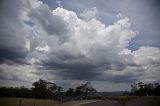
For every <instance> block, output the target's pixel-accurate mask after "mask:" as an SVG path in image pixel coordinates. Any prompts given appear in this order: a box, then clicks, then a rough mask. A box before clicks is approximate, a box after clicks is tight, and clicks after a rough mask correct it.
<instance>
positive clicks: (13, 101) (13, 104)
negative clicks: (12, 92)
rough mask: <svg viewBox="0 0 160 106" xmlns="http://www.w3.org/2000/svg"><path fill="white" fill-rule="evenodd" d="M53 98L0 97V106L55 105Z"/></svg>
mask: <svg viewBox="0 0 160 106" xmlns="http://www.w3.org/2000/svg"><path fill="white" fill-rule="evenodd" d="M57 104H59V103H58V102H55V101H53V100H45V99H31V98H6V97H5V98H4V97H3V98H0V106H56V105H57Z"/></svg>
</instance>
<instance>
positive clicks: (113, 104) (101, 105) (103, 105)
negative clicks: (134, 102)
mask: <svg viewBox="0 0 160 106" xmlns="http://www.w3.org/2000/svg"><path fill="white" fill-rule="evenodd" d="M79 106H124V105H123V104H121V103H119V102H117V101H111V100H105V101H97V102H94V103H87V104H83V105H79Z"/></svg>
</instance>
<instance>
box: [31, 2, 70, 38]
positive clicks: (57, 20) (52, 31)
mask: <svg viewBox="0 0 160 106" xmlns="http://www.w3.org/2000/svg"><path fill="white" fill-rule="evenodd" d="M29 16H30V17H31V18H33V19H35V20H36V21H38V23H39V24H40V25H41V26H42V27H43V29H44V30H45V31H46V32H47V33H48V34H49V35H57V36H61V35H64V34H67V32H68V29H67V24H66V23H65V22H64V21H63V19H62V18H61V17H59V16H57V15H53V14H52V11H51V10H50V9H49V7H48V6H47V5H46V4H42V5H41V6H39V7H37V8H35V9H32V10H31V12H30V13H29Z"/></svg>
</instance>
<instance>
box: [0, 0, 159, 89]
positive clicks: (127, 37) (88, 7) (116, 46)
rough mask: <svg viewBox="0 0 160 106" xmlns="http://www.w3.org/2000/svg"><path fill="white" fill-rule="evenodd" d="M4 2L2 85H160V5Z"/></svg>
mask: <svg viewBox="0 0 160 106" xmlns="http://www.w3.org/2000/svg"><path fill="white" fill-rule="evenodd" d="M0 2H1V3H0V23H1V24H0V86H22V85H24V86H26V87H32V83H33V82H34V81H37V80H38V79H44V80H47V81H52V82H55V83H56V84H57V85H60V86H62V87H64V89H67V88H69V87H76V86H78V85H80V84H82V83H84V82H86V81H89V82H91V84H92V85H93V87H95V88H96V89H97V90H98V91H107V92H109V91H125V90H130V89H131V87H130V84H131V83H134V82H140V81H143V82H147V83H149V82H160V77H159V76H160V24H159V19H160V13H159V10H160V1H159V0H61V1H60V0H1V1H0Z"/></svg>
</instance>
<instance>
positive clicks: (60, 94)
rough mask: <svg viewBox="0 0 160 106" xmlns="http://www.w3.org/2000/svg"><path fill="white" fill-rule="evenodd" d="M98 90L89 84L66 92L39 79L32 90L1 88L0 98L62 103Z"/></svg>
mask: <svg viewBox="0 0 160 106" xmlns="http://www.w3.org/2000/svg"><path fill="white" fill-rule="evenodd" d="M95 92H96V89H95V88H93V87H92V85H91V84H90V83H89V82H86V83H84V84H81V85H80V86H77V87H75V88H69V89H68V90H67V91H66V92H64V91H63V88H62V87H61V86H57V85H56V84H55V83H53V82H48V81H46V80H42V79H39V80H38V81H36V82H34V83H33V84H32V88H31V89H29V88H26V87H24V86H22V87H1V88H0V97H17V98H40V99H54V100H57V101H62V99H64V98H69V99H71V98H77V99H82V98H86V97H87V96H88V95H89V94H92V93H95Z"/></svg>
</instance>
